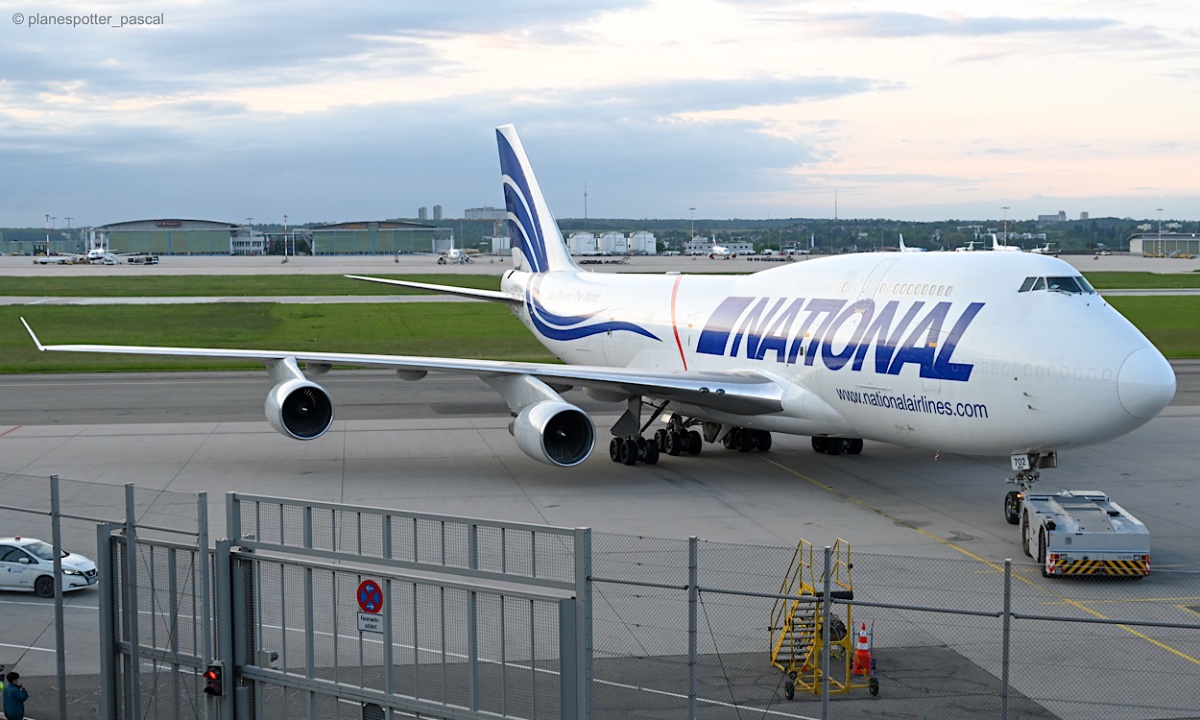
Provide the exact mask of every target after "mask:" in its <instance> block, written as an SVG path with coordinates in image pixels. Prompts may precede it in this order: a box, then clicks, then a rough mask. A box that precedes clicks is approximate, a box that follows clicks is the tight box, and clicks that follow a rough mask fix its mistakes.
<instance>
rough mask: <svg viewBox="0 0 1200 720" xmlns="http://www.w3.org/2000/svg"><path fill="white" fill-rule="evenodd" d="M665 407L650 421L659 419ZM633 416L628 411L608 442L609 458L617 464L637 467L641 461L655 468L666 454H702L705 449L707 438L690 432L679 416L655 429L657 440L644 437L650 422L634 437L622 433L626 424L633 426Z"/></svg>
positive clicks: (660, 408)
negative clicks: (636, 464) (629, 419)
mask: <svg viewBox="0 0 1200 720" xmlns="http://www.w3.org/2000/svg"><path fill="white" fill-rule="evenodd" d="M664 407H666V405H665V403H664V405H663V406H660V407H659V408H657V409H656V410H655V412H654V413H653V415H652V416H651V418H650V422H654V421H655V420H656V419H658V416H659V415H660V414H661V413H662V410H663V408H664ZM639 409H640V408H639ZM629 415H630V412H629V411H627V412H626V414H625V415H624V416H622V417H621V419H620V420H618V421H617V424H616V425H614V426H613V439H612V440H610V441H609V443H608V457H609V459H610V460H612V461H613V462H619V463H622V464H625V465H633V464H635V463H637V462H638V461H639V460H640V461H642V462H644V463H646V464H647V465H653V464H655V463H657V462H658V458H659V456H660V455H661V454H662V453H666V454H667V455H683V454H684V453H686V454H688V455H699V454H700V450H701V449H703V447H704V438H702V437H701V436H700V433H699V432H697V431H695V430H689V429H688V426H687V425H686V424H685V423H684V421H683V420H681V419H680V418H679V416H673V417H672V418H671V421H670V422H669V423H668V424H667V427H665V428H659V429H658V430H655V431H654V438H653V439H651V440H647V439H646V438H644V437H642V433H643V432H645V431H646V429H647V427H648V426H649V424H650V422H648V423H646V426H647V427H639V428H638V430H637V432H636V433H634V434H630V435H626V434H622V433H621V432H620V430H621V429H622V424H623V423H624V427H626V428H628V427H629V426H630V425H629V423H628V422H626V417H627V416H629ZM635 427H636V426H635Z"/></svg>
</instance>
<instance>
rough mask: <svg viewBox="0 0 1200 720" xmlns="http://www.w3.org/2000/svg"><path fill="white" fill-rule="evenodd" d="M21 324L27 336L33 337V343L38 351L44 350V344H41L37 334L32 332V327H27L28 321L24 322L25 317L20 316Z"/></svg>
mask: <svg viewBox="0 0 1200 720" xmlns="http://www.w3.org/2000/svg"><path fill="white" fill-rule="evenodd" d="M21 324H22V325H24V326H25V330H26V332H28V333H29V337H31V338H33V344H34V345H37V349H38V352H46V346H45V345H43V344H42V341H41V340H38V336H37V335H35V334H34V333H33V328H31V327H29V323H27V322H25V318H21Z"/></svg>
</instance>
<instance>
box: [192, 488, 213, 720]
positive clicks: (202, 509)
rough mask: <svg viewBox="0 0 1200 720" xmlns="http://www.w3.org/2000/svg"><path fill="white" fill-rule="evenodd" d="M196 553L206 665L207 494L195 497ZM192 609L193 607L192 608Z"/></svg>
mask: <svg viewBox="0 0 1200 720" xmlns="http://www.w3.org/2000/svg"><path fill="white" fill-rule="evenodd" d="M196 553H197V555H198V560H199V562H200V590H199V592H200V627H201V632H200V657H202V658H203V660H204V662H205V663H207V662H208V661H209V659H210V658H212V656H213V654H212V652H213V644H212V637H213V621H212V574H211V566H210V563H211V562H212V559H211V553H210V552H209V549H208V493H206V492H202V493H199V494H197V495H196ZM193 607H194V606H193ZM204 720H212V705H211V704H210V703H207V702H206V703H204Z"/></svg>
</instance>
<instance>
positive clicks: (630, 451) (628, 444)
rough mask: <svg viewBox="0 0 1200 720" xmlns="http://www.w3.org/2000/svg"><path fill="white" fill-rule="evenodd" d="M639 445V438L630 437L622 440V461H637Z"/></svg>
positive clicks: (628, 462) (629, 463)
mask: <svg viewBox="0 0 1200 720" xmlns="http://www.w3.org/2000/svg"><path fill="white" fill-rule="evenodd" d="M637 458H638V446H637V440H634V439H633V438H629V439H627V440H624V441H622V442H621V462H622V463H624V464H626V465H633V464H634V463H636V462H637Z"/></svg>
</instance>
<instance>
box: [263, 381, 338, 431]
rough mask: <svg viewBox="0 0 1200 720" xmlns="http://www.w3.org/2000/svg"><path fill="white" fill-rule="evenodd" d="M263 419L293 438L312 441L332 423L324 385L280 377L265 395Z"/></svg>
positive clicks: (330, 407)
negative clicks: (264, 416) (265, 418)
mask: <svg viewBox="0 0 1200 720" xmlns="http://www.w3.org/2000/svg"><path fill="white" fill-rule="evenodd" d="M266 411H267V422H269V423H271V427H273V428H275V429H276V430H277V431H279V432H280V433H282V434H284V435H287V436H288V437H291V438H296V439H297V440H314V439H316V438H319V437H321V436H322V435H324V434H325V431H326V430H328V429H329V426H330V425H332V424H333V400H331V399H330V397H329V393H328V392H326V391H325V388H323V387H321V386H320V385H317V384H316V383H313V382H309V381H308V380H305V379H303V378H293V379H291V380H284V381H283V382H281V383H279V384H278V385H276V386H275V387H273V388H271V392H270V393H268V394H267V402H266Z"/></svg>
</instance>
